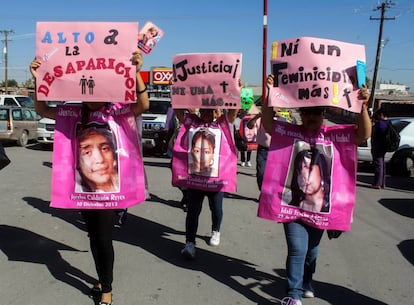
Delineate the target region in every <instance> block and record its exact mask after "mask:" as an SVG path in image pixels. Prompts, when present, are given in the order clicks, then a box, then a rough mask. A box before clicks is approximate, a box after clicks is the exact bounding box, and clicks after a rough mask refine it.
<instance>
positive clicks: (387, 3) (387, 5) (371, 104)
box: [369, 0, 395, 108]
mask: <svg viewBox="0 0 414 305" xmlns="http://www.w3.org/2000/svg"><path fill="white" fill-rule="evenodd" d="M391 5H394V4H393V3H392V1H388V0H387V1H385V2H383V3H382V4H381V6H377V10H379V9H380V10H381V18H373V17H370V18H369V19H370V20H380V29H379V34H378V44H377V56H376V58H375V68H374V76H373V78H372V88H371V96H370V98H369V108H374V106H375V105H374V101H375V87H376V85H377V76H378V70H379V64H380V59H381V49H382V28H383V25H384V20H395V17H391V18H387V17H385V11H386V10H387V9H388V8H390V6H391Z"/></svg>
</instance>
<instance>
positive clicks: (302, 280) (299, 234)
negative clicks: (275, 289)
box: [283, 221, 324, 300]
mask: <svg viewBox="0 0 414 305" xmlns="http://www.w3.org/2000/svg"><path fill="white" fill-rule="evenodd" d="M283 228H284V231H285V237H286V242H287V246H288V256H287V259H286V273H287V284H288V289H287V294H288V296H290V297H291V298H294V299H297V300H300V299H302V293H303V290H302V288H303V286H311V283H312V276H313V273H315V268H316V259H317V257H318V251H319V242H320V240H321V238H322V234H323V232H324V231H323V230H320V229H316V228H313V227H310V226H308V225H305V224H303V223H302V222H300V221H296V222H289V223H284V224H283Z"/></svg>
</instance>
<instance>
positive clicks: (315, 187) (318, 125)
mask: <svg viewBox="0 0 414 305" xmlns="http://www.w3.org/2000/svg"><path fill="white" fill-rule="evenodd" d="M267 82H268V84H267V85H268V87H270V86H273V83H274V78H273V75H269V77H268V79H267ZM359 99H361V100H363V101H362V108H361V112H360V113H359V115H358V122H357V126H355V129H352V131H351V132H352V133H354V134H353V140H354V141H353V143H354V144H352V143H350V145H351V147H353V148H354V149H355V150H356V145H358V144H359V143H362V142H364V141H365V140H366V139H367V138H369V136H370V135H371V120H370V117H369V114H368V111H367V103H368V99H369V94H368V91H367V89H366V88H365V87H364V88H362V89H361V90H360V91H359ZM299 111H300V117H301V119H302V125H300V126H299V128H300V131H301V132H303V134H306V136H308V137H309V138H311V139H315V138H318V135H321V136H323V127H324V126H323V120H324V114H325V107H316V106H309V107H306V108H300V109H299ZM262 113H263V114H262V123H263V126H264V128H265V130H266V132H267V133H268V134H270V135H272V133H273V132H274V124H277V125H275V126H277V127H280V128H281V129H282V130H283V128H287V127H288V125H289V124H285V123H280V124H285V125H279V123H275V121H274V120H273V111H272V108H270V107H268V106H267V103H265V104H264V105H263V107H262ZM301 135H302V134H301ZM275 136H278V134H277V135H275V134H273V135H272V138H274V137H275ZM290 137H293V138H295V139H294V140H293V141H294V142H293V143H297V142H298V141H299V142H300V141H302V140H303V139H302V138H298V137H296V136H295V135H292V136H290ZM289 139H290V138H289ZM312 145H314V143H311V145H310V146H311V147H310V148H308V149H300V150H299V149H297V150H299V152H296V158H293V159H294V160H295V159H296V161H294V162H291V163H296V164H297V166H296V168H295V169H288V171H289V170H290V172H293V175H292V177H293V178H291V180H290V181H292V182H291V184H292V185H291V189H292V194H291V195H290V197H291V201H290V202H288V203H287V204H286V207H288V206H289V204H291V205H294V206H298V208H299V209H298V210H297V209H296V208H295V212H298V213H299V214H300V213H303V211H315V213H320V212H326V211H328V210H329V209H330V208H331V209H332V208H333V206H334V205H335V204H336V205H337V206H340V204H339V203H336V202H332V201H333V199H332V198H329V192H326V190H328V189H329V187H331V185H333V184H334V183H335V181H328V180H326V177H330V175H329V174H327V173H326V171H325V166H326V162H324V159H325V156H323V154H321V153H320V151H318V150H317V148H316V147H315V146H313V147H312ZM322 146H323V145H322ZM281 151H282V149H279V150H275V151H274V152H272V153H274V154H278V153H279V154H280V153H281ZM292 151H294V149H293V148H292ZM270 153H271V150H269V155H270ZM278 156H279V155H278ZM279 157H280V156H279ZM339 158H341V157H340V156H339ZM344 158H346V157H344ZM272 160H273V159H272ZM318 160H319V161H318ZM325 161H326V160H325ZM267 163H268V164H269V159H268V162H267ZM271 166H274V165H273V164H272V165H271ZM266 170H267V169H266ZM265 177H266V174H265ZM273 179H279V177H274V178H273ZM266 183H267V184H269V185H270V184H272V183H274V182H273V181H265V182H264V183H263V188H262V194H261V199H262V198H263V197H266V195H265V193H263V190H264V189H265V184H266ZM295 185H296V187H295ZM325 189H326V190H325ZM296 190H298V192H296ZM269 198H270V197H269ZM329 203H330V204H332V207H329ZM267 204H268V203H267V202H265V200H263V202H262V200H261V201H260V204H259V217H264V218H268V219H270V218H269V217H268V216H269V214H270V213H273V211H271V208H269V206H268V205H267ZM282 205H283V202H282ZM283 208H285V206H283ZM285 209H288V208H285ZM269 211H271V212H269ZM316 211H317V212H316ZM266 213H267V214H266ZM292 213H293V210H292ZM306 213H307V214H309V213H311V212H306ZM316 215H317V216H318V217H321V214H316ZM283 220H284V221H281V220H276V221H278V222H283V228H284V232H285V237H286V242H287V248H288V254H287V259H286V272H287V297H286V298H284V299H283V300H282V303H284V304H285V303H286V304H290V305H301V304H302V301H301V300H302V297H308V298H313V297H314V290H313V287H312V277H313V274H314V272H315V268H316V260H317V256H318V251H319V243H320V240H321V238H322V235H323V232H324V230H323V229H320V228H318V227H317V226H316V225H310V223H311V222H305V221H304V220H303V219H301V218H294V217H293V216H290V218H288V217H286V218H284V219H283ZM333 233H334V234H333ZM335 233H336V234H335ZM328 236H329V237H330V238H331V237H332V236H334V237H338V236H339V234H338V231H335V230H328Z"/></svg>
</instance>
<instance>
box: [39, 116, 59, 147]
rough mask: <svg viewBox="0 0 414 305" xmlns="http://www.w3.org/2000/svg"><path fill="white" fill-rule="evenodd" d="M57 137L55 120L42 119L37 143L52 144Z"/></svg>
mask: <svg viewBox="0 0 414 305" xmlns="http://www.w3.org/2000/svg"><path fill="white" fill-rule="evenodd" d="M54 137H55V120H52V119H49V118H41V119H40V121H39V125H38V126H37V142H39V143H41V144H52V143H53V139H54Z"/></svg>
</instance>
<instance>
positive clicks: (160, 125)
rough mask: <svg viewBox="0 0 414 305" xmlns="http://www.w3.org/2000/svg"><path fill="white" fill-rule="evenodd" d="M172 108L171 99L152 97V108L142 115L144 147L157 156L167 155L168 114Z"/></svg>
mask: <svg viewBox="0 0 414 305" xmlns="http://www.w3.org/2000/svg"><path fill="white" fill-rule="evenodd" d="M170 107H171V98H167V97H165V98H163V97H159V98H156V97H150V107H149V109H148V111H146V112H145V113H143V114H142V146H143V149H144V150H146V151H151V152H153V153H155V154H163V153H165V148H166V145H165V138H166V136H167V133H168V130H167V126H166V121H167V112H168V109H169V108H170Z"/></svg>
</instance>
